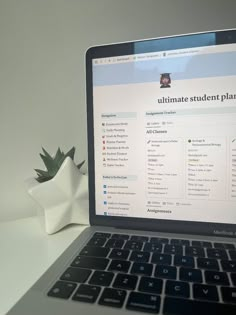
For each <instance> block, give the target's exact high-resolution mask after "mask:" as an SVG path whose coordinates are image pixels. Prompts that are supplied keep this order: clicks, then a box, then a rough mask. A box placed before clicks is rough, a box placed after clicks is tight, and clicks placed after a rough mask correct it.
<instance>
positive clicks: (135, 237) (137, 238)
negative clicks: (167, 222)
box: [130, 235, 148, 242]
mask: <svg viewBox="0 0 236 315" xmlns="http://www.w3.org/2000/svg"><path fill="white" fill-rule="evenodd" d="M130 239H131V241H138V242H147V241H148V237H147V236H140V235H132V236H131V238H130Z"/></svg>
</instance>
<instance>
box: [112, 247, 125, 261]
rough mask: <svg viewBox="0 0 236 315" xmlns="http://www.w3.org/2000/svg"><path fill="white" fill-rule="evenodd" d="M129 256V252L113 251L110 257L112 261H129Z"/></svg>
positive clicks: (122, 250)
mask: <svg viewBox="0 0 236 315" xmlns="http://www.w3.org/2000/svg"><path fill="white" fill-rule="evenodd" d="M128 256H129V250H124V249H113V250H112V251H111V253H110V255H109V258H112V259H127V258H128Z"/></svg>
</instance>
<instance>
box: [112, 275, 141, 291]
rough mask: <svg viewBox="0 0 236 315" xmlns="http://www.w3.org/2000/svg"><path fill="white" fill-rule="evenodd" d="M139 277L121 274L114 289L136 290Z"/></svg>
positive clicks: (114, 284) (116, 279) (115, 282)
mask: <svg viewBox="0 0 236 315" xmlns="http://www.w3.org/2000/svg"><path fill="white" fill-rule="evenodd" d="M137 280H138V277H137V276H131V275H125V274H121V273H119V274H118V275H117V276H116V278H115V281H114V283H113V287H115V288H120V289H127V290H134V289H135V287H136V283H137Z"/></svg>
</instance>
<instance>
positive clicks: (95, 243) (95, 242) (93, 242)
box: [87, 237, 107, 246]
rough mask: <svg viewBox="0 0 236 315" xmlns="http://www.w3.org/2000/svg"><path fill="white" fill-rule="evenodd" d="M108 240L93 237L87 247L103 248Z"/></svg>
mask: <svg viewBox="0 0 236 315" xmlns="http://www.w3.org/2000/svg"><path fill="white" fill-rule="evenodd" d="M106 241H107V239H106V238H99V237H93V238H91V240H90V241H89V242H88V244H87V246H103V245H104V244H105V243H106Z"/></svg>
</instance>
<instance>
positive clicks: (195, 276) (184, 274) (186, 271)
mask: <svg viewBox="0 0 236 315" xmlns="http://www.w3.org/2000/svg"><path fill="white" fill-rule="evenodd" d="M179 278H180V280H183V281H188V282H202V272H201V270H199V269H191V268H182V267H181V268H180V270H179Z"/></svg>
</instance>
